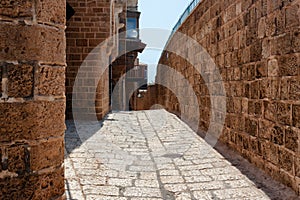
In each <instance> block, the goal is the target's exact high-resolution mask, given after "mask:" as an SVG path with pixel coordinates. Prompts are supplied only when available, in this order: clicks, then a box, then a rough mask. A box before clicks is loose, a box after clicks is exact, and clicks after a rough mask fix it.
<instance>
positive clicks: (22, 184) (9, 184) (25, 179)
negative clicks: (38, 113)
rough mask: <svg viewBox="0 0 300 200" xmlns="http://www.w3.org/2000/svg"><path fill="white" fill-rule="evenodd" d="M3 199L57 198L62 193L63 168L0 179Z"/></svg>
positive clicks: (0, 193) (36, 199) (0, 192)
mask: <svg viewBox="0 0 300 200" xmlns="http://www.w3.org/2000/svg"><path fill="white" fill-rule="evenodd" d="M0 186H1V191H0V195H1V198H3V199H35V200H38V199H52V198H53V199H58V198H59V197H60V196H63V195H64V169H63V168H58V169H55V170H54V171H53V172H50V173H48V174H47V173H45V174H41V175H39V174H32V175H25V176H22V177H21V178H20V177H18V178H3V179H1V180H0Z"/></svg>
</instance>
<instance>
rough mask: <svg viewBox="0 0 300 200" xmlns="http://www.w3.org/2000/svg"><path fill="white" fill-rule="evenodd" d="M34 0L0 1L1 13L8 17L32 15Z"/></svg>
mask: <svg viewBox="0 0 300 200" xmlns="http://www.w3.org/2000/svg"><path fill="white" fill-rule="evenodd" d="M32 7H33V1H32V0H19V1H11V0H2V1H1V3H0V15H3V16H7V17H12V18H16V17H32V15H33V13H32Z"/></svg>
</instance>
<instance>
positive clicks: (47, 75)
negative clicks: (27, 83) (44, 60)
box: [35, 66, 65, 96]
mask: <svg viewBox="0 0 300 200" xmlns="http://www.w3.org/2000/svg"><path fill="white" fill-rule="evenodd" d="M36 77H37V78H36V82H35V87H36V88H37V91H38V95H45V96H63V95H64V92H65V87H64V84H65V68H64V67H53V66H40V67H38V72H37V74H36Z"/></svg>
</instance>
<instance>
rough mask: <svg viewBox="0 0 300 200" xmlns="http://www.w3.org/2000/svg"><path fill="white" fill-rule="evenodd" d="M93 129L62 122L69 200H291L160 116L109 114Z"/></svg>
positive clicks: (234, 158) (228, 154) (240, 162)
mask: <svg viewBox="0 0 300 200" xmlns="http://www.w3.org/2000/svg"><path fill="white" fill-rule="evenodd" d="M100 123H101V122H99V123H98V122H97V123H95V124H92V123H89V124H88V123H86V124H85V122H82V123H81V122H78V123H76V126H75V125H74V124H71V123H68V131H67V133H66V137H65V138H66V141H65V142H66V145H65V147H66V155H65V173H66V175H65V176H66V182H65V183H66V196H67V199H69V200H71V199H73V200H75V199H78V200H79V199H87V200H91V199H95V200H96V199H97V200H101V199H103V200H111V199H118V200H123V199H124V200H125V199H130V200H135V199H139V200H143V199H145V200H148V199H149V200H150V199H151V200H152V199H153V200H155V199H164V200H168V199H170V200H172V199H174V200H175V199H181V200H184V199H230V200H233V199H239V200H240V199H251V200H254V199H286V200H288V199H297V198H298V197H297V196H296V194H295V193H294V192H293V191H292V190H291V189H290V188H287V187H286V186H283V185H282V184H280V183H277V182H275V181H273V180H272V179H271V178H270V177H268V176H267V175H265V174H264V173H263V172H261V171H260V170H258V169H257V168H255V167H254V166H253V165H251V164H249V163H248V162H247V161H246V160H245V159H243V158H242V157H240V156H238V155H236V154H235V153H234V152H232V151H230V150H229V149H227V148H226V147H223V146H221V145H218V146H217V147H216V149H218V150H219V151H221V152H222V154H223V155H221V154H220V153H218V151H216V150H215V149H214V148H212V147H211V146H209V145H208V144H207V143H206V142H205V141H204V140H203V139H202V138H201V137H199V136H197V135H196V133H195V132H193V131H192V130H191V129H190V128H189V127H188V126H187V125H186V124H185V123H183V122H182V121H181V120H180V119H179V118H177V117H176V116H175V115H173V114H170V113H168V112H167V111H165V110H149V111H138V112H119V113H112V114H109V115H108V117H107V118H106V119H105V120H104V121H103V122H102V123H101V124H100ZM100 126H102V127H101V128H100V129H99V127H100ZM76 130H77V131H76Z"/></svg>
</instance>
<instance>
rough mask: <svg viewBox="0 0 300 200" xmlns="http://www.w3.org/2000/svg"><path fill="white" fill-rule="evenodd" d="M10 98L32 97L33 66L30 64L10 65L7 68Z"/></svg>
mask: <svg viewBox="0 0 300 200" xmlns="http://www.w3.org/2000/svg"><path fill="white" fill-rule="evenodd" d="M6 67H7V78H8V82H7V94H8V97H15V98H20V97H21V98H22V97H30V96H32V92H33V82H34V80H33V74H34V72H33V71H34V70H33V66H32V65H29V64H18V65H13V64H8V65H7V66H6Z"/></svg>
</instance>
